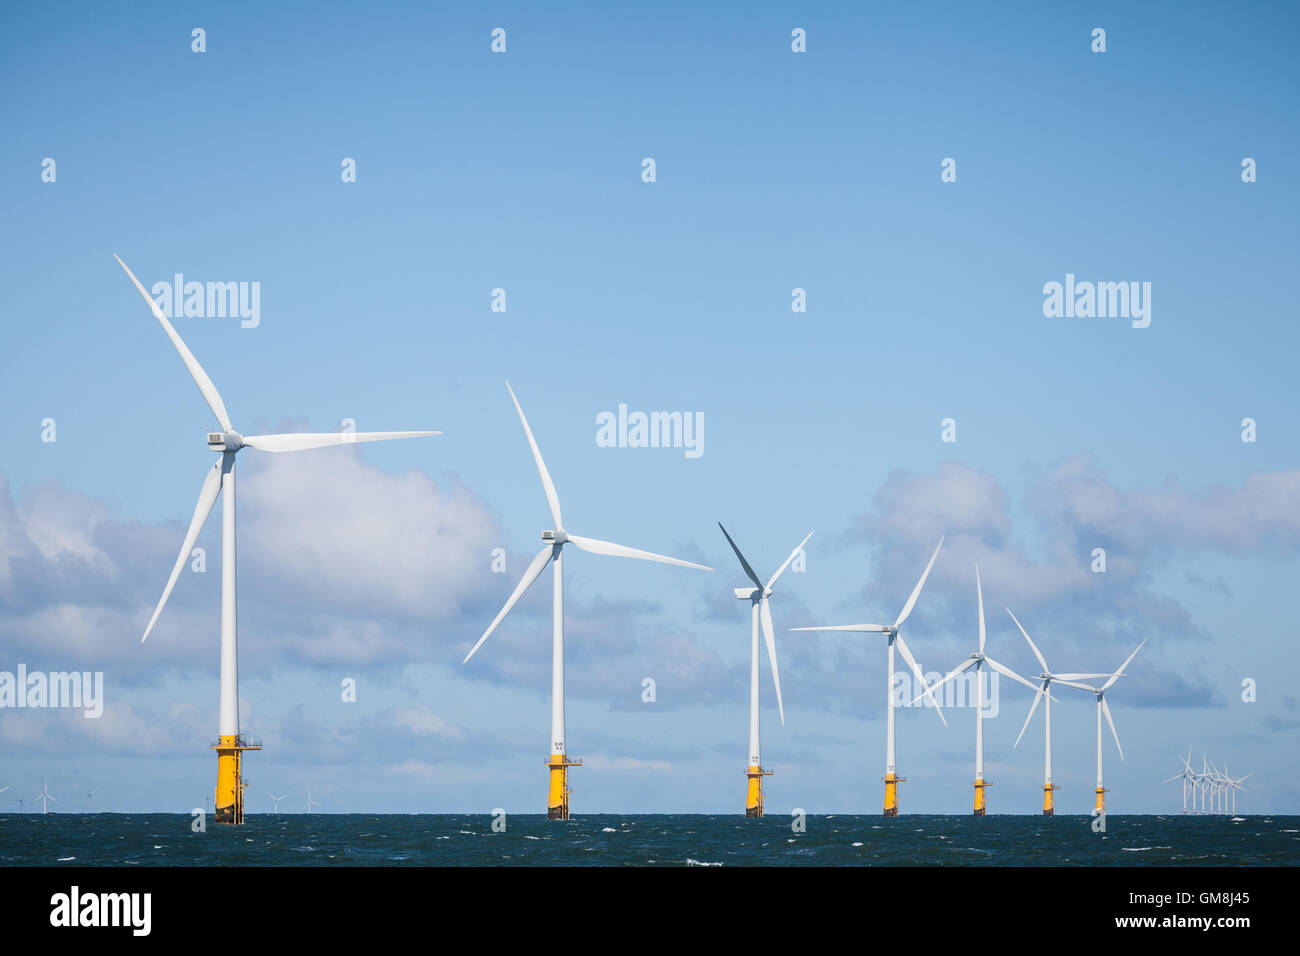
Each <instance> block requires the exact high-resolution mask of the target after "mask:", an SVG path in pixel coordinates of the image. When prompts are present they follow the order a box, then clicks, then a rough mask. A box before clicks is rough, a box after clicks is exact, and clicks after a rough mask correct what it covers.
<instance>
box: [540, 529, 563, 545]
mask: <svg viewBox="0 0 1300 956" xmlns="http://www.w3.org/2000/svg"><path fill="white" fill-rule="evenodd" d="M542 540H543V541H545V542H546V543H547V544H555V545H559V546H561V547H563V546H564V545H566V544H568V542H569V535H568V532H566V531H564V530H562V529H561V530H559V531H543V532H542Z"/></svg>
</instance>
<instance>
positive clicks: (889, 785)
mask: <svg viewBox="0 0 1300 956" xmlns="http://www.w3.org/2000/svg"><path fill="white" fill-rule="evenodd" d="M906 779H907V778H906V777H900V776H898V775H897V774H893V773H887V774H885V816H887V817H896V816H898V785H899V784H900V783H902V782H903V781H904V780H906Z"/></svg>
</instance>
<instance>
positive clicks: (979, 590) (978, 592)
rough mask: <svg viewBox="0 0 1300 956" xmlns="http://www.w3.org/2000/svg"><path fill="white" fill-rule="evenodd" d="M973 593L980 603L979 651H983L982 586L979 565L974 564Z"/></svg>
mask: <svg viewBox="0 0 1300 956" xmlns="http://www.w3.org/2000/svg"><path fill="white" fill-rule="evenodd" d="M975 594H976V596H977V597H978V598H979V605H980V653H981V654H983V653H984V588H983V587H982V586H981V585H980V566H979V565H978V564H977V565H975Z"/></svg>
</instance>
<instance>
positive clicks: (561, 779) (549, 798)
mask: <svg viewBox="0 0 1300 956" xmlns="http://www.w3.org/2000/svg"><path fill="white" fill-rule="evenodd" d="M546 765H547V766H548V767H550V768H551V785H550V789H549V790H548V791H547V795H546V816H547V817H548V818H549V819H551V820H567V819H569V794H570V793H571V792H572V791H571V790H570V789H569V768H570V767H581V766H582V761H581V760H569V759H568V758H567V757H565V755H564V754H551V759H550V760H548V761H547V762H546Z"/></svg>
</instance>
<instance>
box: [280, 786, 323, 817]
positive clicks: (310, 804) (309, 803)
mask: <svg viewBox="0 0 1300 956" xmlns="http://www.w3.org/2000/svg"><path fill="white" fill-rule="evenodd" d="M280 799H281V800H283V799H284V797H281V798H280ZM319 806H320V804H319V803H317V802H316V801H315V800H313V799H312V798H311V791H310V790H308V791H307V802H306V803H304V804H303V805H302V808H303V810H304V811H306V812H307V813H311V808H312V807H319Z"/></svg>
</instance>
